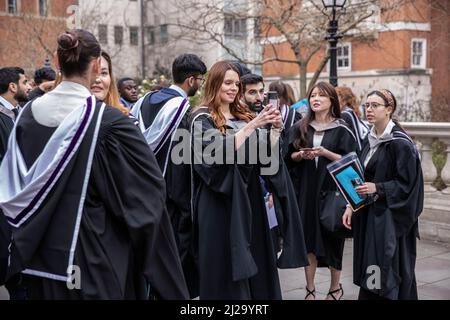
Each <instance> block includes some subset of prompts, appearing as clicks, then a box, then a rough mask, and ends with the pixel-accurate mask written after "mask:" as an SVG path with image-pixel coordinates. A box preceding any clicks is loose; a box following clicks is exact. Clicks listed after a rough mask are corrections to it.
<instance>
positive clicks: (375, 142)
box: [364, 120, 395, 167]
mask: <svg viewBox="0 0 450 320" xmlns="http://www.w3.org/2000/svg"><path fill="white" fill-rule="evenodd" d="M394 127H395V123H394V121H392V120H389V122H388V124H387V126H386V128H385V129H384V131H383V133H382V134H381V136H379V137H377V134H376V133H375V126H373V127H372V129H371V130H370V132H369V144H370V149H369V153H368V154H367V156H366V159H364V167H367V164H368V163H369V161H370V159H371V158H372V156H373V155H374V153H375V152H376V151H377V149H378V146H379V145H380V144H381V143H382V142H383V141H387V140H391V139H392V135H391V132H392V129H393V128H394Z"/></svg>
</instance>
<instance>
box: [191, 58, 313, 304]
mask: <svg viewBox="0 0 450 320" xmlns="http://www.w3.org/2000/svg"><path fill="white" fill-rule="evenodd" d="M241 93H242V87H241V85H240V82H239V74H238V70H237V69H236V68H235V67H234V66H233V65H232V64H230V63H229V62H226V61H220V62H217V63H216V64H214V65H213V66H212V68H211V70H210V72H209V75H208V80H207V82H206V87H205V96H204V100H203V102H202V107H200V108H199V109H198V110H196V111H195V112H194V113H193V114H192V116H191V117H192V118H191V119H192V120H191V121H192V122H191V130H192V136H193V139H192V148H193V158H194V159H193V161H194V162H193V170H192V173H193V198H192V202H193V215H194V216H193V218H194V227H195V228H196V246H197V250H198V261H199V275H200V299H281V289H280V283H279V277H278V270H277V264H278V266H279V267H280V268H290V267H292V268H294V267H300V266H304V265H306V264H307V258H306V250H305V246H304V242H303V230H302V225H301V222H300V217H299V214H298V207H297V205H296V203H295V195H294V191H293V186H292V184H291V182H290V180H289V176H288V173H287V171H286V168H285V167H284V164H283V162H282V159H281V157H279V152H280V149H279V145H278V143H277V141H278V139H279V136H280V128H281V126H282V122H281V116H280V112H279V111H278V110H277V109H276V108H273V107H271V106H267V107H266V108H264V109H263V110H262V111H261V112H260V113H259V115H258V116H256V117H254V115H253V114H252V113H251V112H250V110H249V109H247V107H245V106H243V105H241V104H240V95H241ZM266 125H269V127H270V126H271V125H272V126H273V128H272V129H271V130H265V131H261V130H259V128H262V127H264V126H266ZM272 145H273V146H274V147H273V148H271V147H270V146H272ZM260 148H266V149H267V148H269V149H271V150H272V149H273V150H272V151H271V152H273V153H274V154H276V156H278V157H275V159H276V158H278V159H280V161H279V162H278V161H274V163H273V165H274V168H272V169H275V170H274V171H270V170H269V171H268V172H265V171H263V163H262V161H261V157H259V156H258V149H260ZM243 151H245V153H244V155H243V156H242V152H243ZM252 151H253V152H252ZM236 153H237V154H241V157H240V158H235V157H234V156H235V155H236ZM211 157H213V159H211ZM252 157H254V160H255V161H253V162H252V161H251V160H250V158H252ZM266 165H267V163H266ZM266 169H267V168H266ZM264 173H266V174H264ZM266 175H267V176H266ZM260 176H266V177H265V178H264V179H265V182H266V186H267V188H268V190H269V191H270V192H271V193H272V194H273V195H274V204H275V209H276V210H279V212H280V213H281V215H282V216H283V219H284V220H283V221H280V223H281V226H282V227H281V228H282V235H283V237H284V246H283V251H282V252H281V255H280V257H279V259H278V261H277V257H276V254H275V250H274V247H273V242H272V238H271V233H270V229H269V223H268V217H267V214H266V210H265V204H264V197H263V191H262V188H261V183H260Z"/></svg>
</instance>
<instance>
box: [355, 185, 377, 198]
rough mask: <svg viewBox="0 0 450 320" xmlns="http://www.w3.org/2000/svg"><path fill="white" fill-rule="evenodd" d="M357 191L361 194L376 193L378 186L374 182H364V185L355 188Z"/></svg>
mask: <svg viewBox="0 0 450 320" xmlns="http://www.w3.org/2000/svg"><path fill="white" fill-rule="evenodd" d="M355 191H356V192H357V193H358V194H360V195H363V194H374V193H377V186H376V185H375V183H372V182H364V183H363V184H362V185H360V186H358V187H356V188H355Z"/></svg>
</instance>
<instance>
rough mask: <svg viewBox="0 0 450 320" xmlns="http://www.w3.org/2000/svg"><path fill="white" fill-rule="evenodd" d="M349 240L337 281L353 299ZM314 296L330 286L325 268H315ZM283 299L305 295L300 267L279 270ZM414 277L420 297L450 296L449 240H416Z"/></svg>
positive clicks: (322, 296)
mask: <svg viewBox="0 0 450 320" xmlns="http://www.w3.org/2000/svg"><path fill="white" fill-rule="evenodd" d="M352 247H353V244H352V242H351V240H348V241H347V242H346V244H345V249H344V259H343V262H342V278H341V283H342V287H343V289H344V297H343V299H345V300H356V299H357V298H358V292H359V287H357V286H355V285H354V284H353V274H352V273H353V272H352V269H353V267H352V266H353V253H352ZM317 270H318V271H317V274H316V291H317V294H316V298H317V299H320V300H323V299H325V297H326V294H327V292H328V290H329V286H330V272H329V271H328V269H325V268H321V269H317ZM280 278H281V287H282V290H283V299H286V300H300V299H303V298H304V297H305V293H306V291H305V286H306V281H305V273H304V270H303V269H294V270H280ZM416 278H417V286H418V291H419V299H420V300H450V244H447V245H445V244H442V243H436V242H431V241H426V240H421V241H418V248H417V263H416Z"/></svg>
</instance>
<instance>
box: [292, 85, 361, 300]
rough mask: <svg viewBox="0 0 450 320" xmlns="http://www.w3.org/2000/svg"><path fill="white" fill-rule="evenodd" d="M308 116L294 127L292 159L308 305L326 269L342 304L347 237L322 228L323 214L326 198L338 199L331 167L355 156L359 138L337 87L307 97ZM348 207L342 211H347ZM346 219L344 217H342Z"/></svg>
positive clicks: (324, 87) (316, 89) (319, 87)
mask: <svg viewBox="0 0 450 320" xmlns="http://www.w3.org/2000/svg"><path fill="white" fill-rule="evenodd" d="M308 101H309V105H310V108H309V110H308V113H307V115H306V116H305V117H304V118H303V119H302V120H301V121H299V122H298V123H297V124H295V125H294V129H295V132H294V142H293V144H291V146H290V152H289V155H288V157H289V158H290V161H291V162H290V164H291V167H292V170H291V175H292V181H293V182H294V186H295V187H296V188H297V192H298V203H299V207H300V214H301V215H302V222H303V225H304V231H305V242H306V247H307V252H308V260H309V266H307V267H305V275H306V292H307V293H306V296H305V299H306V300H314V299H315V297H316V296H315V294H316V292H315V285H314V279H315V274H316V268H317V267H327V268H329V269H330V273H331V283H330V290H329V292H328V294H327V297H326V299H327V300H340V299H341V298H342V296H343V295H344V291H343V289H342V286H341V284H340V283H339V280H340V275H341V270H342V256H343V253H344V242H345V239H344V237H341V236H340V235H338V234H337V233H336V232H332V231H329V230H327V229H326V228H324V227H323V225H322V223H321V221H320V215H321V213H322V212H324V211H325V210H322V208H323V207H324V204H325V199H324V198H325V195H330V197H331V195H335V194H336V190H337V187H336V184H335V183H334V181H333V178H332V177H331V175H330V174H329V173H328V171H327V168H326V166H327V165H328V164H329V163H330V162H332V161H335V160H338V159H340V158H341V157H342V156H343V155H346V154H348V153H350V152H352V151H356V149H357V144H356V139H355V137H354V135H353V133H352V132H351V130H350V128H348V127H347V125H346V124H345V122H344V121H343V120H342V119H340V118H341V111H340V107H339V99H338V96H337V94H336V91H335V89H334V87H333V86H332V85H331V84H329V83H327V82H319V83H317V84H316V85H315V86H314V87H313V88H312V90H311V92H310V94H309V97H308ZM344 208H345V204H344V206H343V209H342V211H344ZM340 213H341V214H342V212H340Z"/></svg>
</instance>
